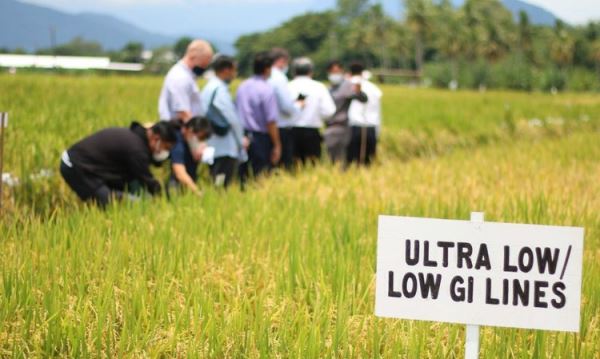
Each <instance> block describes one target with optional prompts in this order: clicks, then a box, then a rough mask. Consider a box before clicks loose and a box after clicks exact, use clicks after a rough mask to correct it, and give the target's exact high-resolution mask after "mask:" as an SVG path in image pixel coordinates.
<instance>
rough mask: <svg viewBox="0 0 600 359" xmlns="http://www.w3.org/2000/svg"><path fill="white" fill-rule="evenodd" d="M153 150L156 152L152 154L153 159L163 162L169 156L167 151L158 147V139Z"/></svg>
mask: <svg viewBox="0 0 600 359" xmlns="http://www.w3.org/2000/svg"><path fill="white" fill-rule="evenodd" d="M155 151H156V152H154V153H153V154H152V158H153V159H154V161H156V162H163V161H166V160H167V158H169V151H167V150H161V149H160V141H158V142H157V143H156V147H155Z"/></svg>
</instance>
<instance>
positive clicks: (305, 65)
mask: <svg viewBox="0 0 600 359" xmlns="http://www.w3.org/2000/svg"><path fill="white" fill-rule="evenodd" d="M313 70H314V65H313V62H312V61H311V59H309V58H308V57H301V58H299V59H296V60H294V74H295V75H296V76H307V75H310V74H312V73H313Z"/></svg>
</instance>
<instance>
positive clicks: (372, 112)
mask: <svg viewBox="0 0 600 359" xmlns="http://www.w3.org/2000/svg"><path fill="white" fill-rule="evenodd" d="M364 70H365V69H364V66H363V65H362V64H359V63H355V64H352V65H351V66H350V72H351V74H352V80H351V81H353V82H354V83H355V84H360V88H361V91H362V92H363V93H364V94H365V95H366V96H367V102H365V103H362V102H360V101H357V100H354V101H352V104H350V109H349V110H348V121H349V124H350V129H351V137H350V145H349V146H348V163H349V164H352V163H357V164H359V165H361V164H364V165H367V166H368V165H370V164H371V163H372V161H373V160H374V158H375V155H376V153H377V137H378V135H379V129H380V127H381V98H382V96H383V92H381V90H380V89H379V88H378V87H377V86H376V85H375V84H374V83H372V82H370V81H369V80H367V79H365V78H364V77H363V72H364Z"/></svg>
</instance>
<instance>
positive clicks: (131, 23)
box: [0, 0, 557, 53]
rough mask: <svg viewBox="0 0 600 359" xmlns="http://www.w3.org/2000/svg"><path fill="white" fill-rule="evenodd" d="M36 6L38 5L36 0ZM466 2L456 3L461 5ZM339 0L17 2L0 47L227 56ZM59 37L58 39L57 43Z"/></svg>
mask: <svg viewBox="0 0 600 359" xmlns="http://www.w3.org/2000/svg"><path fill="white" fill-rule="evenodd" d="M32 1H34V0H32ZM373 1H374V2H376V1H378V2H380V3H381V4H382V5H383V7H384V9H385V11H386V12H387V13H388V14H389V15H390V16H393V17H395V18H401V17H402V16H403V7H402V1H401V0H373ZM463 1H464V0H454V3H455V5H457V6H458V5H461V4H462V2H463ZM335 2H336V0H295V1H283V0H281V1H247V2H245V1H232V0H228V1H209V2H207V3H204V4H203V5H202V4H198V3H196V4H191V3H189V2H175V3H174V4H172V5H168V6H167V5H164V3H163V4H161V3H160V2H154V3H150V4H146V5H131V6H129V7H127V8H124V9H121V11H118V12H117V11H115V10H113V11H110V12H100V11H102V9H100V8H99V9H98V10H97V11H96V10H95V9H94V10H95V11H94V12H80V13H72V12H68V11H64V10H58V9H54V8H49V7H46V6H41V5H35V4H31V3H26V2H22V1H18V0H0V47H4V48H9V49H15V48H23V49H26V50H28V51H32V50H36V49H40V48H48V47H50V46H52V43H53V42H54V43H56V44H62V43H65V42H68V41H70V40H72V39H73V38H75V37H77V36H79V37H82V38H84V39H86V40H93V41H97V42H99V43H100V44H102V46H103V47H104V48H105V49H111V50H112V49H118V48H121V47H123V46H124V45H125V44H126V43H127V42H130V41H139V42H142V43H144V45H145V46H146V47H147V48H153V47H157V46H160V45H165V44H172V43H173V42H174V41H175V40H176V38H177V37H180V36H183V35H188V36H193V37H195V36H199V37H203V38H206V39H209V40H211V41H212V42H213V43H215V44H216V45H217V47H219V49H220V50H221V51H223V52H229V53H231V52H233V50H234V49H233V43H234V42H235V40H236V39H237V38H238V37H239V36H240V35H243V34H246V33H250V32H257V31H264V30H267V29H269V28H272V27H275V26H277V25H279V24H280V23H282V22H283V21H285V20H286V19H288V18H291V17H292V16H295V15H299V14H302V13H305V12H310V11H312V12H315V11H324V10H327V9H331V8H333V7H334V6H335ZM502 2H503V3H504V5H505V6H506V7H507V8H508V9H509V10H511V11H512V12H513V13H514V14H515V16H517V14H518V13H519V11H521V10H523V11H525V12H527V13H528V15H529V17H530V19H531V21H532V23H535V24H544V25H551V24H553V23H554V22H555V21H556V19H557V18H556V16H555V15H553V14H552V13H550V12H548V11H547V10H544V9H543V8H540V7H538V6H534V5H531V4H529V3H526V2H524V1H521V0H502ZM53 37H54V39H53Z"/></svg>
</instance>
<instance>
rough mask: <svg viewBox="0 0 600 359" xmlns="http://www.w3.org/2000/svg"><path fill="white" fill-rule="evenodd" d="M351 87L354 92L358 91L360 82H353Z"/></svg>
mask: <svg viewBox="0 0 600 359" xmlns="http://www.w3.org/2000/svg"><path fill="white" fill-rule="evenodd" d="M352 89H353V90H354V93H360V91H361V86H360V84H353V85H352Z"/></svg>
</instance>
